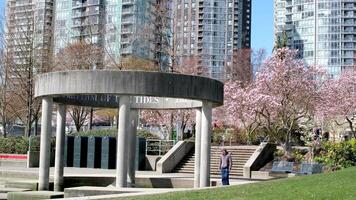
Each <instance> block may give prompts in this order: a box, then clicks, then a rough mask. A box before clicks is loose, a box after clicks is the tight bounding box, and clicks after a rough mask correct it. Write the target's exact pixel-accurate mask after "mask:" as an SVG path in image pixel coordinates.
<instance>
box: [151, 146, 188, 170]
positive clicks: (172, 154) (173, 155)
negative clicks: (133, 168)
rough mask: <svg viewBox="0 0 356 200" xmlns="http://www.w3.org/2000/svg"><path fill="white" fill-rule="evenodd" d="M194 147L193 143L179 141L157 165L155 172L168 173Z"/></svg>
mask: <svg viewBox="0 0 356 200" xmlns="http://www.w3.org/2000/svg"><path fill="white" fill-rule="evenodd" d="M193 147H194V143H193V142H187V141H179V142H177V144H176V145H174V147H173V148H171V149H170V150H169V151H168V152H167V153H166V154H165V155H164V156H163V157H162V158H161V160H159V161H158V163H157V170H156V171H157V172H159V173H169V172H171V171H172V170H173V169H174V168H175V167H176V166H177V165H178V164H179V162H180V161H181V160H182V159H183V158H184V157H185V156H186V155H187V153H189V151H190V150H191V149H192V148H193Z"/></svg>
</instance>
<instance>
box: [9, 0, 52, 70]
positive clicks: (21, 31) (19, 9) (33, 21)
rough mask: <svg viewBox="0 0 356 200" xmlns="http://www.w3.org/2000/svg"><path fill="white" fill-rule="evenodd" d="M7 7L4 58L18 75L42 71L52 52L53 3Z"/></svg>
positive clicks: (23, 0)
mask: <svg viewBox="0 0 356 200" xmlns="http://www.w3.org/2000/svg"><path fill="white" fill-rule="evenodd" d="M6 3H7V4H6V51H7V55H8V56H11V58H12V61H13V64H14V65H16V68H18V69H17V70H18V71H27V72H29V73H32V72H36V71H45V70H46V67H47V66H48V64H49V62H50V57H51V52H52V28H53V26H52V17H53V0H7V2H6ZM29 68H31V69H29Z"/></svg>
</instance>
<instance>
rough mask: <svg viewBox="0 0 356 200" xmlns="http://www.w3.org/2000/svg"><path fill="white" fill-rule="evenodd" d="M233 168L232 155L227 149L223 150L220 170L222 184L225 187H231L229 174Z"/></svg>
mask: <svg viewBox="0 0 356 200" xmlns="http://www.w3.org/2000/svg"><path fill="white" fill-rule="evenodd" d="M231 168H232V158H231V154H230V153H229V152H227V150H226V149H221V155H220V164H219V170H220V172H221V182H222V184H223V185H230V183H229V173H230V171H231Z"/></svg>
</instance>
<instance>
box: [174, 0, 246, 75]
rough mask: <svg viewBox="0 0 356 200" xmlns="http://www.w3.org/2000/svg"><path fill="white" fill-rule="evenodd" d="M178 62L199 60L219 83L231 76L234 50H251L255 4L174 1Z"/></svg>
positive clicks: (234, 0)
mask: <svg viewBox="0 0 356 200" xmlns="http://www.w3.org/2000/svg"><path fill="white" fill-rule="evenodd" d="M173 9H174V17H173V23H174V31H173V33H174V43H175V47H174V48H175V51H176V57H177V62H179V61H180V60H181V59H184V57H186V56H197V57H198V58H199V59H200V62H199V63H200V65H202V66H203V67H204V68H206V69H207V70H208V74H209V75H210V76H211V77H213V78H216V79H219V80H224V79H226V78H227V77H228V76H229V75H228V74H227V73H226V67H228V66H230V65H232V61H233V54H234V50H237V49H244V48H250V44H251V42H250V37H251V0H174V8H173Z"/></svg>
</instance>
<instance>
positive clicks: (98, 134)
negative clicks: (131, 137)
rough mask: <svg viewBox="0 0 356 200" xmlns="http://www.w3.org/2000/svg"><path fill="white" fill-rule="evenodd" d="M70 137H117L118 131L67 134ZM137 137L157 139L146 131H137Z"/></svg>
mask: <svg viewBox="0 0 356 200" xmlns="http://www.w3.org/2000/svg"><path fill="white" fill-rule="evenodd" d="M67 135H68V136H85V137H90V136H94V137H116V136H117V129H103V130H91V131H81V132H73V133H70V134H67ZM137 136H138V137H142V138H157V137H156V136H155V135H153V134H152V133H151V132H149V131H146V130H137Z"/></svg>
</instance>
